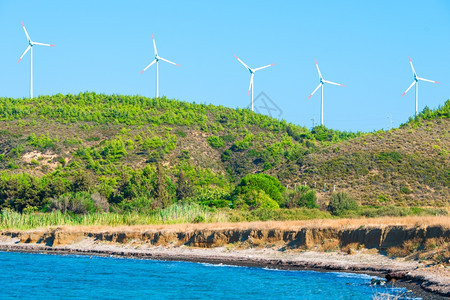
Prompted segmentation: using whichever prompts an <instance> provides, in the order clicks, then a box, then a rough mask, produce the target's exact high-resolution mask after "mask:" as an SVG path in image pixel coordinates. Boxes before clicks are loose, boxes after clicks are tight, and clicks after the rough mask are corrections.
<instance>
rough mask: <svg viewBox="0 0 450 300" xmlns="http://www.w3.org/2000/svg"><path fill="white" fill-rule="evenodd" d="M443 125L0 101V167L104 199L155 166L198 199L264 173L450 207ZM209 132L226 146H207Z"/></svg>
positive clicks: (144, 103) (110, 99)
mask: <svg viewBox="0 0 450 300" xmlns="http://www.w3.org/2000/svg"><path fill="white" fill-rule="evenodd" d="M447 104H449V101H447ZM448 106H449V105H446V106H445V107H444V109H447V110H448ZM419 123H420V122H419ZM449 125H450V122H449V119H448V113H447V115H444V116H443V117H442V116H441V118H439V119H437V120H430V121H424V122H422V124H421V125H420V124H419V125H418V124H417V122H415V123H414V122H410V125H405V126H404V127H403V128H401V129H395V130H391V131H389V132H377V133H373V134H367V135H361V134H348V133H342V132H337V131H331V130H327V129H325V128H320V127H318V128H315V129H314V130H313V131H312V132H311V131H309V130H308V129H306V128H302V127H298V126H295V125H292V124H287V123H285V122H284V121H281V122H280V121H278V120H276V119H272V118H269V117H267V116H263V115H257V114H254V113H252V112H250V111H248V110H241V109H238V110H233V109H229V108H224V107H216V106H212V105H198V104H190V103H185V102H179V101H174V100H167V99H165V98H163V99H156V100H155V99H149V98H144V97H139V96H133V97H128V96H116V95H112V96H107V95H97V94H94V93H84V94H79V95H75V96H74V95H66V96H65V95H55V96H52V97H48V96H45V97H39V98H36V99H33V100H30V99H7V98H0V170H2V171H4V172H3V175H5V174H12V173H21V172H25V173H29V174H33V175H37V176H43V175H45V174H47V175H48V174H52V173H53V174H54V173H55V172H56V173H58V174H63V175H64V176H66V177H67V178H71V176H73V174H74V173H75V172H77V171H79V170H84V171H86V172H88V173H89V174H90V176H91V177H92V181H93V185H94V186H97V187H98V188H97V189H99V190H100V191H101V192H102V193H104V194H105V196H107V197H108V196H110V195H111V194H112V193H114V190H116V189H117V188H118V184H119V182H120V180H121V177H123V176H124V175H123V174H124V173H127V172H130V170H133V169H143V168H144V167H145V166H150V167H151V170H153V169H152V168H153V167H154V165H155V163H156V162H157V161H159V162H161V163H162V164H163V165H165V169H166V172H167V175H169V177H171V178H172V182H174V183H175V182H176V178H177V175H178V173H179V169H180V168H181V169H183V170H184V171H185V172H186V173H187V175H188V176H189V177H190V178H192V181H193V183H194V185H195V188H196V191H197V194H198V195H201V194H202V193H203V192H202V191H205V190H218V191H230V190H231V189H232V188H233V187H234V185H235V183H236V182H237V181H238V180H239V179H240V178H241V177H243V176H244V175H246V174H248V173H255V172H266V173H268V174H272V175H275V176H277V177H278V178H279V179H280V181H281V182H282V183H283V184H288V185H290V186H292V185H294V184H295V183H303V182H305V181H306V182H307V183H308V184H310V185H313V184H314V182H315V183H316V184H317V187H322V186H323V185H324V184H326V185H327V188H328V189H330V188H331V187H332V186H333V185H336V186H337V188H338V189H339V190H346V191H349V192H350V193H351V194H352V195H354V196H356V197H357V198H358V199H359V200H361V202H363V203H365V204H374V205H385V204H392V203H396V204H406V205H439V206H448V204H449V203H448V199H449V176H448V175H449V174H448V166H449V152H448V151H449V150H450V140H449V128H450V126H449ZM211 136H217V137H220V138H219V140H220V141H222V144H221V143H219V145H218V146H217V147H216V148H214V147H212V146H211V143H208V138H209V137H211ZM352 138H353V139H352ZM394 152H395V153H394ZM224 154H225V155H224ZM100 182H104V183H106V185H107V186H108V188H106V189H105V188H99V186H100V184H99V183H100ZM94 189H95V188H94ZM328 195H329V194H328V193H323V194H322V198H323V199H326V198H327V197H328Z"/></svg>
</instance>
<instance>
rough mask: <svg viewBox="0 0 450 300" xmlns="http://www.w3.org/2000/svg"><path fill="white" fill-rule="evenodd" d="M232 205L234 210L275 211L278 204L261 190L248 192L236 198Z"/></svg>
mask: <svg viewBox="0 0 450 300" xmlns="http://www.w3.org/2000/svg"><path fill="white" fill-rule="evenodd" d="M233 204H234V206H235V208H243V209H247V208H248V209H250V210H253V209H259V208H261V209H262V208H265V209H277V208H280V206H279V205H278V203H277V202H276V201H274V200H273V199H272V198H270V197H269V195H267V194H266V193H265V192H264V191H263V190H249V191H247V192H246V193H244V194H240V195H239V196H237V197H236V198H235V199H234V201H233Z"/></svg>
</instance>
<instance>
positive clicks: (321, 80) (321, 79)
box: [308, 59, 345, 125]
mask: <svg viewBox="0 0 450 300" xmlns="http://www.w3.org/2000/svg"><path fill="white" fill-rule="evenodd" d="M314 61H315V62H316V67H317V72H318V73H319V80H320V83H319V85H318V86H317V87H316V89H315V90H314V91H313V92H312V93H311V95H309V97H308V99H309V98H311V97H312V95H314V93H315V92H316V91H317V90H318V89H319V88H320V87H322V105H321V114H320V124H321V125H323V84H324V83H329V84H334V85H338V86H345V85H343V84H340V83H335V82H331V81H328V80H325V79H323V76H322V73H320V69H319V65H318V64H317V60H315V59H314Z"/></svg>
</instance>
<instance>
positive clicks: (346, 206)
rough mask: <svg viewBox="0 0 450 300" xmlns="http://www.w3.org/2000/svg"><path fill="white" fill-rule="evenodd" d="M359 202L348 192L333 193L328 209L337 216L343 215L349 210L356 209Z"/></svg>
mask: <svg viewBox="0 0 450 300" xmlns="http://www.w3.org/2000/svg"><path fill="white" fill-rule="evenodd" d="M357 208H358V203H357V202H356V200H355V199H353V198H352V197H350V195H349V194H347V193H346V192H337V193H333V194H332V195H331V198H330V203H329V204H328V208H327V209H328V211H329V212H330V213H331V214H332V215H335V216H340V215H342V214H343V213H344V212H345V211H347V210H356V209H357Z"/></svg>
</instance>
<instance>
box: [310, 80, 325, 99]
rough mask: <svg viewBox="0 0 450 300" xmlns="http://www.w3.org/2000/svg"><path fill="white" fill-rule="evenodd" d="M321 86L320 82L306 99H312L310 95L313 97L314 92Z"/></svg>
mask: <svg viewBox="0 0 450 300" xmlns="http://www.w3.org/2000/svg"><path fill="white" fill-rule="evenodd" d="M321 86H322V82H321V83H319V85H318V86H317V87H316V89H315V90H314V91H313V92H312V93H311V95H309V97H308V99H309V98H311V97H312V95H314V93H315V92H317V90H318V89H319V88H320V87H321Z"/></svg>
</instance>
